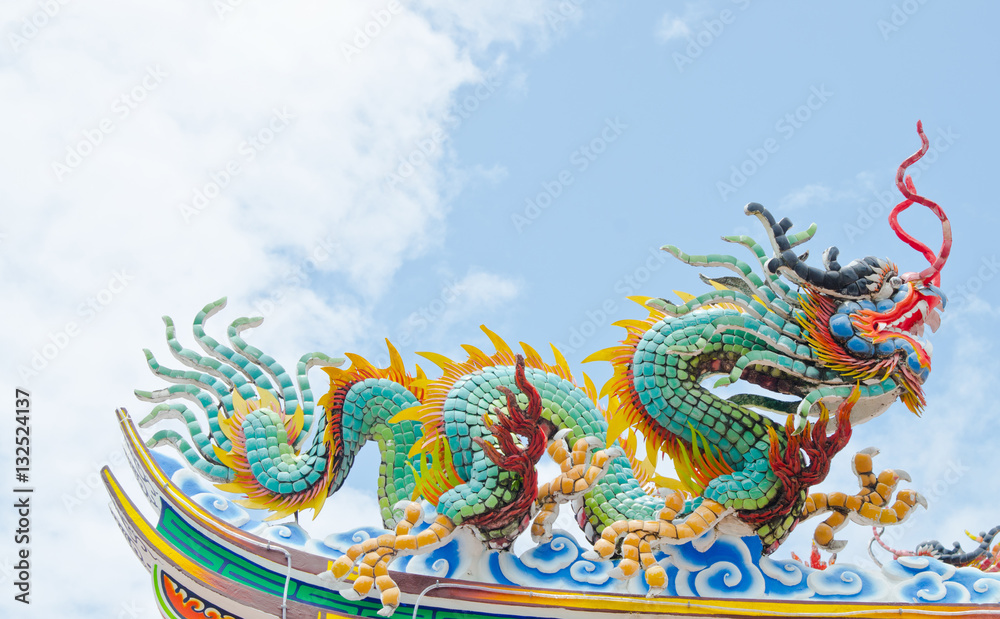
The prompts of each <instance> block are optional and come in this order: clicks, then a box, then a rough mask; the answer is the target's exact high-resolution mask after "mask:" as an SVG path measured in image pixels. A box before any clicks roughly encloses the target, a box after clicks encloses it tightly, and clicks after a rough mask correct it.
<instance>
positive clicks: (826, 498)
mask: <svg viewBox="0 0 1000 619" xmlns="http://www.w3.org/2000/svg"><path fill="white" fill-rule="evenodd" d="M877 454H878V450H877V449H875V448H873V447H869V448H868V449H864V450H862V451H860V452H858V453H857V454H855V456H854V460H853V468H854V474H855V475H857V477H858V482H859V484H860V486H861V491H860V492H858V493H857V494H854V495H848V494H845V493H843V492H833V493H830V494H826V493H822V492H818V493H814V494H810V495H809V497H808V498H807V499H806V503H805V511H804V512H803V515H802V519H803V520H805V519H807V518H811V517H813V516H816V515H819V514H823V513H826V512H833V513H832V514H831V515H830V516H829V517H828V518H827V519H826V520H825V521H823V522H822V523H820V524H819V525H818V526H817V527H816V532H815V533H814V534H813V538H814V539H815V540H816V544H817V545H819V547H820V548H823V549H824V550H827V551H829V552H837V551H839V550H841V549H842V548H843V547H844V545H845V544H846V542H843V541H840V540H835V539H834V535H835V534H836V533H837V531H839V530H840V529H842V528H843V527H844V525H845V524H847V521H848V519H850V520H853V521H854V522H857V523H859V524H864V525H875V526H885V525H892V524H899V523H901V522H903V521H904V520H905V519H906V518H907V517H908V516H909V515H910V514H911V513H912V512H913V508H914V507H916V506H917V505H918V504H919V505H923V506H924V507H925V508H926V507H927V501H926V500H925V499H924V497H922V496H921V495H920V494H918V493H917V492H915V491H913V490H901V491H900V492H899V493H898V494H897V495H896V501H895V502H893V503H892V505H889V502H890V501H891V500H892V495H893V493H894V492H895V491H896V486H897V485H899V482H900V480H906V481H910V477H909V475H907V474H906V473H905V472H904V471H894V470H885V471H882V472H881V473H879V474H878V475H875V474H874V472H873V469H872V456H875V455H877Z"/></svg>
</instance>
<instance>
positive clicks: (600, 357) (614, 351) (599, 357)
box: [583, 346, 622, 363]
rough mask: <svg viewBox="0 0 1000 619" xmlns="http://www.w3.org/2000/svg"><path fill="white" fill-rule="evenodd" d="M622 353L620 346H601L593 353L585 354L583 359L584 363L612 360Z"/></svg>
mask: <svg viewBox="0 0 1000 619" xmlns="http://www.w3.org/2000/svg"><path fill="white" fill-rule="evenodd" d="M621 353H622V347H621V346H612V347H611V348H603V349H601V350H598V351H597V352H595V353H591V354H589V355H587V357H586V358H585V359H584V360H583V362H584V363H591V362H593V361H608V362H611V361H614V360H615V359H617V358H618V355H620V354H621Z"/></svg>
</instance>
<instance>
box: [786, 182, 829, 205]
mask: <svg viewBox="0 0 1000 619" xmlns="http://www.w3.org/2000/svg"><path fill="white" fill-rule="evenodd" d="M833 199H834V193H833V190H831V189H830V188H829V187H827V186H826V185H820V184H813V185H806V186H805V187H802V188H800V189H796V190H795V191H792V192H791V193H789V194H787V195H785V196H784V197H782V198H781V200H780V201H779V202H778V208H779V209H780V212H785V211H793V210H796V209H800V208H803V207H806V206H809V207H815V206H819V205H821V204H826V203H827V202H830V201H832V200H833Z"/></svg>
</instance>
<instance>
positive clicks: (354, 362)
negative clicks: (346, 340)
mask: <svg viewBox="0 0 1000 619" xmlns="http://www.w3.org/2000/svg"><path fill="white" fill-rule="evenodd" d="M344 356H345V357H347V358H348V359H350V360H351V369H352V370H360V371H361V372H367V373H371V374H374V373H375V371H376V370H375V366H373V365H372V364H371V363H369V362H368V360H367V359H365V358H364V357H362V356H361V355H356V354H354V353H352V352H348V353H344Z"/></svg>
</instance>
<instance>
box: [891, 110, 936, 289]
mask: <svg viewBox="0 0 1000 619" xmlns="http://www.w3.org/2000/svg"><path fill="white" fill-rule="evenodd" d="M917 133H918V134H919V135H920V143H921V144H920V150H918V151H917V152H915V153H913V154H912V155H910V156H909V157H907V158H906V160H905V161H903V163H901V164H900V165H899V169H897V170H896V187H897V188H898V189H899V191H900V193H902V194H903V196H904V197H905V198H906V199H905V200H903V201H902V202H900V203H899V204H897V205H896V206H895V208H893V209H892V212H891V213H889V226H890V227H892V230H893V231H894V232H895V233H896V236H898V237H899V238H900V239H901V240H902V241H903V242H904V243H906V244H907V245H909V246H910V247H912V248H913V249H915V250H917V251H919V252H920V253H921V254H923V256H924V258H927V261H928V262H930V263H931V265H930V266H929V267H927V268H926V269H924V270H923V271H921V272H920V273H907V274H905V275H904V276H903V278H904V279H905V280H907V281H913V280H920V281H923V282H927V283H929V284H932V285H934V286H940V285H941V269H942V268H943V267H944V264H945V262H947V261H948V254H950V253H951V222H949V221H948V216H947V215H945V214H944V210H943V209H942V208H941V207H940V206H939V205H938V204H937V203H936V202H934V201H933V200H928V199H927V198H925V197H923V196H921V195H919V194H918V193H917V190H916V188H915V187H914V186H913V178H912V177H911V176H909V175H906V170H907V168H909V167H910V166H911V165H913V164H914V163H916V162H918V161H920V159H921V158H922V157H923V156H924V155H925V154H926V153H927V149H928V148H929V147H930V142H929V141H928V140H927V135H926V134H925V133H924V127H923V123H921V122H920V121H919V120H918V121H917ZM904 175H905V179H904ZM914 203H917V204H922V205H924V206H926V207H927V208H929V209H930V210H931V212H932V213H934V214H935V215H937V217H938V219H940V220H941V235H942V236H943V237H944V238H943V240H942V241H941V251H939V252H938V253H937V254H935V253H934V252H933V251H932V250H931V248H930V247H927V245H925V244H923V243H921V242H920V241H918V240H917V239H915V238H913V237H912V236H910V234H908V233H907V232H906V231H905V230H903V228H902V226H900V225H899V221H898V219H897V217H898V216H899V213H901V212H903V211H905V210H906V209H908V208H910V206H912V205H913V204H914Z"/></svg>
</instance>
